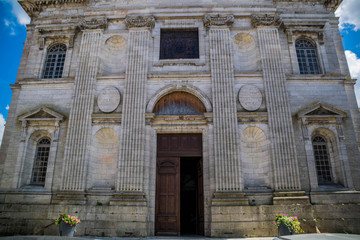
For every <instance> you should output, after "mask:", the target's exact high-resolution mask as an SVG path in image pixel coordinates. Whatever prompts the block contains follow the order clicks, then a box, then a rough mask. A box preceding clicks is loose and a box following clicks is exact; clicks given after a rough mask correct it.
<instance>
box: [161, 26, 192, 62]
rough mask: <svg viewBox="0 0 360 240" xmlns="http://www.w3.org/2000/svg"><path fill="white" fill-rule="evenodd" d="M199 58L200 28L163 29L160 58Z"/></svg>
mask: <svg viewBox="0 0 360 240" xmlns="http://www.w3.org/2000/svg"><path fill="white" fill-rule="evenodd" d="M193 58H199V33H198V30H197V29H196V30H193V29H192V30H189V29H166V30H165V29H162V30H161V35H160V59H193Z"/></svg>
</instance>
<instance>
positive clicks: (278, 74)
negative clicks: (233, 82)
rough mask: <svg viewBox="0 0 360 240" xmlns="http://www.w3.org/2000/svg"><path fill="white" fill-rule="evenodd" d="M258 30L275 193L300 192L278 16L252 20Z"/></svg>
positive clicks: (259, 17)
mask: <svg viewBox="0 0 360 240" xmlns="http://www.w3.org/2000/svg"><path fill="white" fill-rule="evenodd" d="M252 20H253V21H252V23H253V26H254V27H257V32H258V37H259V46H260V53H261V63H262V68H263V75H264V88H265V96H266V103H267V109H268V117H269V130H270V141H271V153H272V161H273V170H274V185H275V190H276V191H284V190H285V191H290V190H300V187H301V186H300V178H299V169H298V162H297V158H296V149H295V138H294V128H293V124H292V118H291V112H290V106H289V99H288V92H287V89H286V77H285V73H284V70H283V66H282V62H281V47H280V40H279V33H278V26H279V25H280V24H281V19H280V18H279V17H278V16H268V15H265V16H253V19H252Z"/></svg>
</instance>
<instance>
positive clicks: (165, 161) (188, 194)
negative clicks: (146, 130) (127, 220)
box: [154, 92, 205, 235]
mask: <svg viewBox="0 0 360 240" xmlns="http://www.w3.org/2000/svg"><path fill="white" fill-rule="evenodd" d="M204 112H205V107H204V105H203V104H202V102H201V101H200V100H199V99H198V98H197V97H195V96H194V95H192V94H190V93H187V92H172V93H169V94H167V95H165V96H163V97H162V98H161V99H160V100H159V101H158V102H157V103H156V104H155V106H154V113H155V114H156V115H202V114H203V113H204ZM202 156H203V150H202V134H199V133H177V134H168V133H167V134H158V135H157V155H156V157H157V158H156V204H155V205H156V209H155V234H156V235H189V234H190V235H192V234H198V235H203V234H204V190H203V163H202Z"/></svg>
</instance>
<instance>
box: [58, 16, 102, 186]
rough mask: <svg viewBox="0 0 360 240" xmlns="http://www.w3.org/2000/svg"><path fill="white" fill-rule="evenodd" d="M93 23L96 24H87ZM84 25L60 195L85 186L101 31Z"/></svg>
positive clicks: (82, 26)
mask: <svg viewBox="0 0 360 240" xmlns="http://www.w3.org/2000/svg"><path fill="white" fill-rule="evenodd" d="M94 22H96V20H92V22H90V23H94ZM102 22H103V21H102ZM84 23H87V24H89V22H87V21H84V22H82V23H81V24H80V27H81V28H82V29H83V31H82V38H81V44H80V52H79V59H80V62H79V67H78V70H77V72H76V76H75V83H74V96H73V102H72V106H71V111H70V116H69V124H68V131H67V137H66V145H65V158H64V165H63V174H62V176H63V182H62V186H61V189H62V190H64V191H84V190H85V184H86V182H85V179H86V159H87V156H88V153H89V149H88V146H89V145H90V136H91V135H90V133H91V114H92V110H93V106H94V94H95V93H94V91H95V85H96V74H97V69H98V52H99V47H100V40H101V37H102V30H101V29H98V28H96V29H91V28H88V27H86V26H85V25H84ZM93 25H94V24H92V25H91V26H93Z"/></svg>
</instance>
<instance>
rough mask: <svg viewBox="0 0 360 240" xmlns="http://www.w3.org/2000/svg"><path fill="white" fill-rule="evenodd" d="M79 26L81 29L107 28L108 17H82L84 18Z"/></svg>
mask: <svg viewBox="0 0 360 240" xmlns="http://www.w3.org/2000/svg"><path fill="white" fill-rule="evenodd" d="M78 26H79V28H80V29H81V30H86V29H105V28H106V26H107V19H104V18H100V19H99V18H92V19H82V20H80V23H79V25H78Z"/></svg>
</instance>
